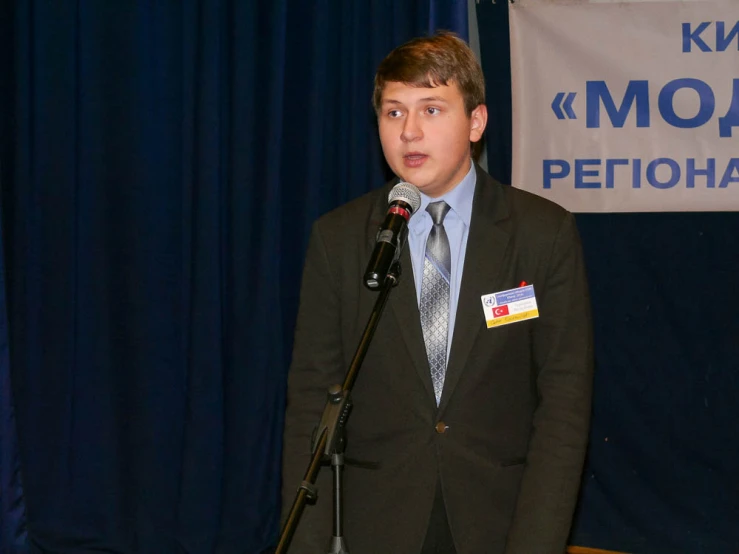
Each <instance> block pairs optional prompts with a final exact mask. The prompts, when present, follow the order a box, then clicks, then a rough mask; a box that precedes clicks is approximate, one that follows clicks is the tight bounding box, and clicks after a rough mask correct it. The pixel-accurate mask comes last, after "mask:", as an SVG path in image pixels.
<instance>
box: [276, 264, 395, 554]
mask: <svg viewBox="0 0 739 554" xmlns="http://www.w3.org/2000/svg"><path fill="white" fill-rule="evenodd" d="M400 273H401V271H400V262H398V260H397V259H396V260H395V261H393V263H392V265H391V266H390V270H389V271H388V273H387V278H386V279H385V283H384V284H383V286H382V289H380V294H379V296H378V297H377V300H376V301H375V306H374V308H373V309H372V313H371V314H370V317H369V320H368V321H367V326H366V327H365V328H364V333H363V334H362V338H361V339H360V341H359V345H358V346H357V350H356V352H355V354H354V358H353V359H352V362H351V364H350V365H349V369H348V370H347V372H346V376H345V377H344V384H343V385H332V386H331V387H329V389H328V400H327V402H326V407H325V408H324V411H323V415H322V416H321V421H320V423H319V424H318V427H316V429H315V431H314V433H313V457H312V459H311V461H310V463H309V464H308V469H307V470H306V472H305V476H304V477H303V481H302V482H301V483H300V487H298V493H297V495H296V497H295V500H294V501H293V505H292V508H291V509H290V514H289V515H288V517H287V520H286V521H285V526H284V527H283V529H282V532H281V533H280V540H279V542H278V544H277V549H276V550H275V554H285V553H286V552H287V549H288V547H289V546H290V541H291V540H292V538H293V535H294V534H295V529H296V528H297V526H298V523H299V521H300V517H301V516H302V514H303V510H304V508H305V504H306V501H308V500H310V501H311V502H314V501H315V500H316V499H317V498H318V489H317V487H316V486H315V483H316V477H317V476H318V471H319V470H320V466H321V464H322V462H326V461H329V460H330V461H331V466H332V469H333V472H334V521H333V535H332V537H331V545H330V547H329V551H328V554H349V550H348V547H347V545H346V541H345V540H344V537H343V529H342V522H343V507H342V494H343V491H342V476H343V471H344V446H345V436H344V427H345V426H346V421H347V418H348V417H349V412H350V410H351V406H352V404H351V391H352V388H353V387H354V381H355V380H356V379H357V374H358V373H359V368H360V367H361V365H362V362H363V361H364V357H365V355H366V354H367V350H368V349H369V345H370V343H371V342H372V337H373V336H374V334H375V330H376V329H377V324H378V323H379V321H380V316H382V312H383V311H384V309H385V304H386V303H387V299H388V297H389V296H390V291H391V290H392V288H393V287H394V286H395V285H397V284H398V281H399V279H400Z"/></svg>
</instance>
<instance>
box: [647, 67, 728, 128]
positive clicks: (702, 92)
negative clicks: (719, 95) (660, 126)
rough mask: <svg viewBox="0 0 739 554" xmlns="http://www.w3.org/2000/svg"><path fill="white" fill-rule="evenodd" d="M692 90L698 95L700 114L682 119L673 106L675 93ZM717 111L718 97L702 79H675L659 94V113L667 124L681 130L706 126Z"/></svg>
mask: <svg viewBox="0 0 739 554" xmlns="http://www.w3.org/2000/svg"><path fill="white" fill-rule="evenodd" d="M684 88H687V89H691V90H694V91H695V92H697V93H698V99H699V101H700V102H699V104H700V105H699V108H698V113H697V114H696V115H695V116H694V117H691V118H687V119H685V118H682V117H680V116H679V115H677V114H676V113H675V106H674V104H673V102H674V98H675V93H676V92H677V91H678V90H681V89H684ZM715 109H716V97H715V96H714V95H713V91H712V90H711V87H710V86H708V83H706V82H704V81H701V80H700V79H675V80H674V81H670V82H669V83H667V84H666V85H665V86H664V87H662V90H661V91H660V92H659V113H660V114H661V115H662V119H664V120H665V121H666V122H667V123H669V124H670V125H672V126H673V127H677V128H679V129H695V128H696V127H700V126H701V125H705V124H706V123H708V121H709V120H710V119H711V117H713V112H714V110H715Z"/></svg>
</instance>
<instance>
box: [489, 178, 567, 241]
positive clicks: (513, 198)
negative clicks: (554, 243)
mask: <svg viewBox="0 0 739 554" xmlns="http://www.w3.org/2000/svg"><path fill="white" fill-rule="evenodd" d="M478 179H479V180H480V182H481V183H482V184H483V186H486V187H489V188H490V189H491V191H492V195H490V197H491V198H494V199H495V200H494V201H493V202H494V203H496V204H499V205H498V206H496V208H497V211H498V213H499V214H500V217H501V218H510V219H512V220H513V222H514V223H518V224H522V225H525V226H528V225H532V224H533V225H535V226H537V227H539V228H541V227H542V226H543V227H550V226H553V227H555V228H557V227H559V226H560V225H561V224H562V221H563V220H564V219H566V218H567V217H569V215H570V212H568V211H567V210H566V209H565V208H563V207H562V206H560V205H559V204H557V203H555V202H552V201H551V200H548V199H546V198H543V197H541V196H538V195H537V194H534V193H532V192H528V191H526V190H523V189H520V188H517V187H515V186H512V185H504V184H501V183H500V182H498V181H496V180H495V179H494V178H493V177H491V176H490V175H488V174H487V173H486V172H484V171H481V173H478Z"/></svg>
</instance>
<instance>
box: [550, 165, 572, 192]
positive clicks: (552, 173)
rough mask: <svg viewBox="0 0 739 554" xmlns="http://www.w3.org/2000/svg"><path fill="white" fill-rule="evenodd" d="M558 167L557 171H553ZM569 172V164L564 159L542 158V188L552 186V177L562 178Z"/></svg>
mask: <svg viewBox="0 0 739 554" xmlns="http://www.w3.org/2000/svg"><path fill="white" fill-rule="evenodd" d="M554 167H559V171H557V172H555V171H553V168H554ZM569 174H570V164H569V163H567V162H566V161H564V160H544V188H545V189H549V188H552V179H564V178H565V177H567V176H568V175H569Z"/></svg>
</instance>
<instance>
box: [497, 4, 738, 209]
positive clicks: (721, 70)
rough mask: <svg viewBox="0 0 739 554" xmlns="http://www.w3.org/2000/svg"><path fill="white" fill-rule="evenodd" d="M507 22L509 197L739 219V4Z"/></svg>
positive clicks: (528, 9)
mask: <svg viewBox="0 0 739 554" xmlns="http://www.w3.org/2000/svg"><path fill="white" fill-rule="evenodd" d="M509 13H510V30H511V70H512V81H513V176H512V180H513V185H514V186H517V187H519V188H523V189H526V190H529V191H531V192H534V193H536V194H538V195H540V196H544V197H545V198H549V199H551V200H554V201H555V202H557V203H558V204H560V205H562V206H564V207H565V208H567V209H569V210H571V211H574V212H655V211H739V1H737V0H730V1H727V2H718V1H716V2H714V1H692V2H690V1H682V2H681V1H663V2H609V1H605V2H604V1H601V2H595V1H593V2H587V1H574V0H570V1H564V0H559V1H557V0H555V1H544V0H517V1H516V2H515V3H513V4H511V5H510V10H509Z"/></svg>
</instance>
